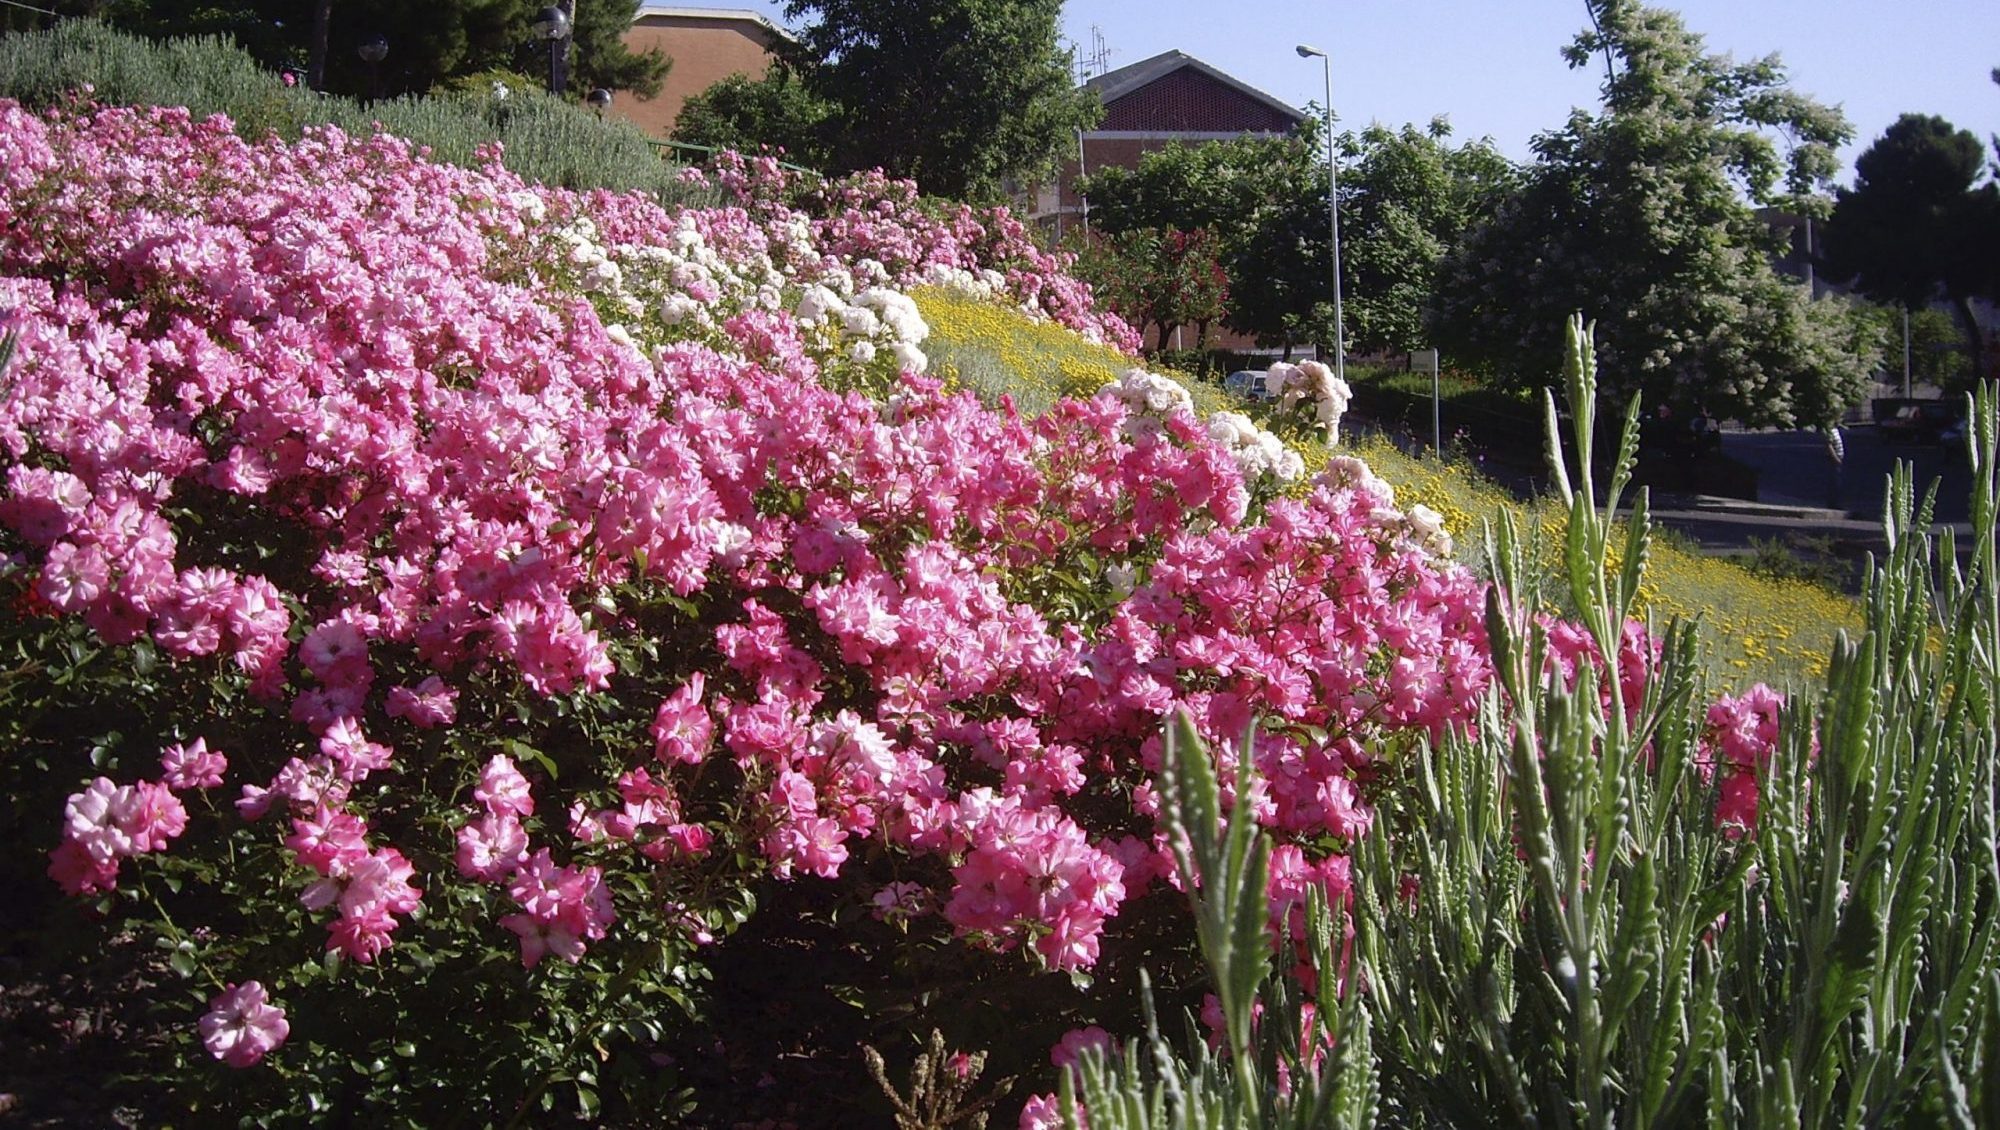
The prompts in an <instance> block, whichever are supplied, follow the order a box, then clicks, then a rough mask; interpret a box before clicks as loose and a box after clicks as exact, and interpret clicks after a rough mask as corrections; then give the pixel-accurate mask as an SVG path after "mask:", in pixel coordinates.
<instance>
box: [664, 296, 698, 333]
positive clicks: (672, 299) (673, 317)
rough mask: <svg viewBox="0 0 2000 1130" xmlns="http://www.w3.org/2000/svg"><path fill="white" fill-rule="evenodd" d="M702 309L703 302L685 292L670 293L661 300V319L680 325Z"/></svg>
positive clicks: (671, 324) (667, 322) (672, 324)
mask: <svg viewBox="0 0 2000 1130" xmlns="http://www.w3.org/2000/svg"><path fill="white" fill-rule="evenodd" d="M700 309H701V303H699V302H696V301H695V300H694V299H693V298H690V297H689V296H687V295H685V294H669V295H667V297H666V298H665V299H663V300H662V301H661V302H660V321H662V322H665V323H666V324H667V325H670V326H678V325H680V324H681V323H682V322H685V321H687V320H688V319H689V318H691V317H693V316H694V315H695V314H696V313H697V312H699V311H700Z"/></svg>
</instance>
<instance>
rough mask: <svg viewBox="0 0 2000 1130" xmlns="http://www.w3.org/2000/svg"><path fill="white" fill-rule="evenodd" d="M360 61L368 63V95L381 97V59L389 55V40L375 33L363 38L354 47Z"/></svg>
mask: <svg viewBox="0 0 2000 1130" xmlns="http://www.w3.org/2000/svg"><path fill="white" fill-rule="evenodd" d="M354 53H355V54H357V55H359V56H361V61H362V62H364V63H366V64H368V93H369V96H370V97H373V98H380V97H382V60H384V59H386V58H388V57H389V41H388V40H387V39H384V38H383V37H381V36H379V35H376V36H372V37H370V38H368V39H366V40H363V41H362V43H361V46H359V47H357V48H355V49H354Z"/></svg>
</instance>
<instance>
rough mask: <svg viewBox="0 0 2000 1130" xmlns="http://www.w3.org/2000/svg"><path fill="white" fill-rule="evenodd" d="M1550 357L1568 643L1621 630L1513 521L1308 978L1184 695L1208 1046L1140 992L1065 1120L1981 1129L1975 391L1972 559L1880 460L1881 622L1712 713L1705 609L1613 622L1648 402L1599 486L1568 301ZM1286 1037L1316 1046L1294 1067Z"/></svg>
mask: <svg viewBox="0 0 2000 1130" xmlns="http://www.w3.org/2000/svg"><path fill="white" fill-rule="evenodd" d="M1566 368H1567V374H1566V375H1567V381H1566V383H1567V386H1568V387H1567V389H1566V393H1567V398H1568V401H1569V404H1570V406H1571V419H1572V436H1573V442H1574V444H1575V448H1576V452H1577V456H1578V458H1577V460H1576V464H1575V465H1576V467H1577V468H1578V471H1577V473H1576V476H1575V478H1574V479H1572V478H1571V477H1570V476H1569V474H1568V473H1567V471H1566V470H1565V466H1566V465H1565V463H1564V462H1563V459H1562V451H1561V449H1560V442H1559V439H1558V438H1557V431H1556V427H1555V423H1556V412H1555V403H1554V400H1553V397H1551V398H1550V400H1549V403H1548V416H1549V421H1550V436H1551V466H1552V467H1553V468H1554V469H1555V472H1556V480H1557V484H1558V486H1557V489H1558V492H1559V496H1560V500H1561V502H1562V503H1563V504H1564V505H1565V506H1567V507H1568V509H1569V513H1570V517H1569V526H1568V540H1567V544H1566V556H1565V561H1564V569H1563V575H1562V576H1561V577H1559V578H1556V580H1557V581H1558V582H1559V583H1560V584H1561V585H1562V586H1563V587H1566V588H1567V590H1568V596H1569V598H1570V600H1571V601H1572V602H1573V605H1574V607H1575V608H1576V609H1577V610H1578V613H1579V615H1578V618H1577V621H1576V622H1577V623H1580V624H1581V625H1583V627H1584V629H1585V631H1586V632H1587V634H1588V636H1589V640H1588V641H1587V643H1588V647H1586V648H1584V649H1583V653H1584V654H1586V655H1590V654H1594V655H1595V656H1597V657H1612V658H1611V659H1609V660H1605V659H1602V658H1599V659H1597V660H1596V661H1585V662H1565V657H1568V658H1570V659H1574V658H1575V656H1576V655H1577V654H1578V648H1577V646H1576V642H1575V641H1574V640H1567V641H1565V640H1564V639H1562V638H1560V637H1561V634H1562V633H1563V632H1565V631H1573V629H1568V628H1566V627H1565V625H1563V624H1561V623H1559V622H1556V621H1552V620H1550V619H1548V618H1547V617H1545V616H1542V615H1539V614H1538V609H1537V600H1536V597H1535V595H1534V594H1535V589H1536V584H1535V579H1534V578H1532V577H1531V575H1530V573H1529V568H1528V565H1527V557H1526V555H1525V554H1524V553H1523V551H1522V544H1521V538H1520V536H1519V534H1518V532H1517V531H1516V530H1515V529H1514V528H1513V526H1512V525H1511V523H1508V522H1506V521H1504V520H1503V521H1502V523H1501V525H1500V526H1499V528H1498V529H1497V530H1495V531H1494V532H1493V534H1492V536H1491V539H1490V546H1489V552H1490V556H1491V558H1492V561H1493V569H1494V575H1495V577H1496V584H1495V586H1494V588H1493V591H1492V593H1491V594H1490V596H1489V600H1488V607H1487V621H1486V626H1487V631H1488V635H1489V637H1490V639H1491V643H1492V648H1493V657H1494V665H1495V670H1496V678H1495V683H1496V686H1495V689H1494V691H1493V693H1492V694H1490V695H1489V696H1488V698H1487V699H1486V701H1485V703H1484V705H1483V708H1482V710H1481V711H1480V713H1479V715H1478V718H1477V720H1476V722H1475V723H1474V724H1472V725H1469V726H1466V727H1463V728H1455V729H1453V730H1452V731H1450V732H1448V733H1446V734H1445V735H1444V736H1443V738H1442V740H1441V741H1439V742H1438V743H1437V745H1436V747H1435V748H1434V749H1430V750H1427V751H1426V753H1425V756H1421V757H1418V758H1415V759H1414V760H1413V761H1412V762H1411V763H1410V765H1409V771H1410V784H1409V789H1408V795H1407V797H1406V798H1405V800H1406V803H1405V805H1404V806H1403V808H1402V810H1401V820H1400V826H1397V827H1393V828H1390V827H1386V825H1388V824H1389V823H1390V822H1389V821H1386V820H1385V821H1384V825H1385V827H1378V829H1377V831H1376V832H1375V834H1373V835H1371V836H1369V837H1368V838H1367V839H1366V840H1365V841H1364V843H1363V844H1362V845H1361V846H1360V848H1359V850H1358V852H1357V854H1356V862H1355V883H1354V891H1355V894H1354V897H1353V906H1352V908H1351V911H1352V915H1353V918H1354V920H1355V935H1354V942H1353V948H1352V950H1351V956H1347V960H1343V956H1344V955H1343V950H1342V948H1341V946H1340V944H1339V942H1338V940H1337V938H1338V935H1337V934H1336V933H1335V931H1334V930H1333V929H1332V928H1331V926H1330V922H1331V921H1332V920H1333V919H1335V918H1336V917H1337V916H1338V913H1339V910H1340V908H1334V910H1333V912H1331V913H1330V912H1329V911H1328V909H1327V908H1326V907H1325V906H1324V905H1323V904H1321V903H1319V902H1318V901H1317V900H1316V901H1315V905H1314V906H1313V907H1312V908H1311V910H1310V919H1311V922H1312V927H1311V929H1310V930H1309V931H1308V938H1309V941H1310V945H1311V949H1312V956H1311V960H1310V962H1309V965H1310V967H1311V968H1312V969H1313V970H1314V971H1316V973H1317V974H1318V976H1317V977H1316V978H1315V980H1316V986H1315V987H1316V990H1317V992H1316V994H1314V995H1312V996H1307V995H1305V994H1302V993H1301V992H1300V991H1299V989H1298V986H1297V983H1296V982H1295V981H1293V980H1291V979H1289V978H1287V977H1285V976H1282V975H1280V974H1279V973H1278V972H1276V970H1278V969H1282V968H1283V967H1285V966H1286V965H1288V962H1287V961H1286V960H1282V959H1281V960H1280V961H1278V962H1277V963H1275V964H1274V963H1273V962H1272V960H1271V952H1272V950H1271V944H1270V934H1269V933H1268V922H1269V917H1268V911H1267V907H1266V905H1265V903H1264V901H1263V899H1262V895H1261V890H1262V883H1261V881H1260V871H1261V868H1262V867H1263V866H1264V865H1265V861H1266V859H1267V852H1268V849H1267V847H1266V846H1265V845H1264V843H1263V842H1262V841H1261V840H1260V839H1259V838H1258V836H1257V834H1256V832H1255V828H1254V824H1253V822H1252V821H1251V819H1250V818H1249V817H1248V815H1247V814H1246V813H1244V812H1243V809H1244V808H1247V807H1248V806H1240V807H1239V808H1238V809H1237V810H1235V811H1233V812H1231V814H1230V815H1229V817H1228V819H1227V820H1224V818H1223V817H1222V815H1221V801H1220V799H1219V796H1220V789H1219V787H1218V786H1217V784H1216V780H1215V774H1214V771H1213V769H1212V768H1211V767H1210V763H1209V758H1208V756H1207V755H1206V753H1205V752H1204V751H1203V750H1202V748H1201V746H1200V744H1199V742H1198V739H1196V738H1195V737H1194V735H1193V734H1192V732H1191V731H1190V730H1189V728H1188V727H1187V726H1186V724H1185V722H1176V723H1174V724H1173V726H1172V727H1171V729H1170V733H1169V736H1168V740H1167V742H1166V754H1165V756H1164V757H1163V770H1162V774H1161V785H1160V795H1161V798H1162V802H1163V803H1162V808H1163V812H1164V814H1165V815H1164V821H1165V824H1166V826H1167V828H1168V829H1169V831H1170V837H1171V839H1172V841H1173V842H1174V844H1175V853H1176V860H1177V862H1178V863H1179V865H1180V867H1181V871H1182V873H1183V874H1184V875H1186V876H1189V883H1188V890H1189V900H1190V903H1191V905H1192V907H1193V911H1194V915H1195V918H1196V922H1197V924H1198V933H1199V937H1200V939H1201V945H1202V952H1203V956H1204V957H1205V958H1206V960H1207V961H1208V963H1209V966H1210V969H1211V971H1212V976H1213V981H1214V987H1215V991H1216V994H1217V996H1218V997H1219V998H1220V1000H1221V1005H1222V1014H1223V1017H1224V1028H1225V1029H1226V1038H1225V1042H1224V1043H1223V1044H1222V1046H1221V1048H1220V1049H1219V1050H1214V1051H1212V1050H1210V1048H1209V1047H1208V1046H1207V1045H1205V1044H1203V1043H1202V1042H1201V1041H1199V1040H1191V1041H1190V1043H1189V1047H1190V1050H1189V1051H1187V1052H1185V1053H1183V1052H1178V1051H1176V1050H1175V1049H1173V1048H1172V1047H1170V1046H1169V1045H1168V1044H1167V1042H1166V1041H1164V1040H1163V1039H1162V1038H1161V1037H1160V1034H1159V1029H1158V1025H1157V1023H1156V1022H1155V1021H1154V1020H1153V1018H1152V1017H1151V1015H1150V1014H1149V1015H1148V1035H1147V1039H1146V1040H1145V1041H1142V1042H1135V1043H1134V1044H1133V1045H1131V1046H1128V1047H1127V1048H1126V1049H1124V1051H1123V1053H1122V1055H1116V1056H1107V1055H1102V1054H1087V1055H1085V1056H1084V1057H1083V1058H1082V1059H1081V1060H1080V1061H1079V1064H1078V1066H1077V1067H1076V1068H1074V1069H1073V1070H1072V1071H1071V1072H1070V1073H1069V1074H1068V1075H1066V1076H1065V1078H1064V1080H1063V1087H1064V1089H1063V1092H1062V1096H1061V1098H1060V1100H1059V1101H1058V1103H1057V1104H1055V1105H1056V1108H1057V1109H1056V1111H1055V1113H1058V1114H1060V1115H1061V1117H1062V1118H1064V1119H1065V1124H1068V1125H1077V1124H1080V1122H1081V1117H1082V1115H1087V1118H1088V1121H1089V1124H1090V1125H1091V1126H1092V1127H1095V1128H1097V1130H1104V1128H1105V1127H1164V1126H1174V1127H1183V1126H1200V1127H1223V1126H1230V1127H1235V1126H1246V1127H1247V1126H1359V1125H1369V1124H1372V1123H1373V1122H1375V1121H1380V1122H1381V1123H1383V1124H1386V1125H1392V1126H1453V1127H1461V1126H1475V1127H1476V1126H1549V1127H1564V1128H1568V1127H1609V1126H1613V1125H1620V1126H1639V1127H1645V1126H1681V1125H1692V1124H1698V1123H1702V1122H1706V1123H1708V1124H1711V1125H1732V1126H1738V1125H1741V1126H1800V1125H1808V1126H1832V1125H1839V1126H1880V1125H1904V1124H1924V1125H1950V1126H1960V1127H1972V1126H1982V1125H1996V1124H2000V1083H1994V1082H1992V1081H1991V1080H1994V1079H1995V1078H2000V1076H1996V1075H1995V1073H1994V1067H1995V1066H1996V1065H1995V1063H1994V1059H1995V1048H1996V1046H2000V869H1996V837H1995V764H1996V756H2000V753H1996V736H1995V735H1996V718H1995V701H1996V699H1995V686H1996V680H1995V663H1996V657H2000V597H1996V591H1997V590H1996V588H1995V548H1994V526H1995V494H1994V484H1995V475H1994V468H1995V465H1996V461H1995V432H1996V427H1995V416H1996V413H1995V403H1994V396H1993V394H1992V393H1991V392H1990V391H1987V392H1982V393H1981V394H1980V396H1979V398H1978V400H1977V402H1976V404H1975V410H1974V413H1973V415H1974V418H1975V420H1976V422H1977V423H1976V428H1975V434H1974V435H1973V437H1972V442H1971V445H1970V446H1971V448H1972V450H1971V470H1972V474H1973V476H1974V494H1973V508H1972V512H1973V530H1974V532H1973V535H1972V537H1973V544H1972V545H1971V547H1970V553H1969V554H1963V555H1962V554H1960V553H1959V552H1958V548H1957V546H1956V545H1955V544H1954V540H1953V538H1952V536H1951V535H1950V534H1949V532H1947V533H1945V534H1944V535H1943V536H1942V538H1933V537H1932V536H1931V534H1930V533H1928V532H1927V531H1928V530H1929V527H1930V505H1929V500H1928V499H1926V500H1924V502H1923V503H1922V504H1919V503H1918V501H1917V500H1916V498H1915V496H1914V491H1913V489H1912V487H1911V482H1910V479H1909V476H1908V475H1907V474H1906V473H1900V472H1899V473H1898V474H1897V475H1896V476H1895V477H1894V479H1893V480H1892V482H1891V483H1890V486H1889V492H1890V495H1889V500H1890V504H1891V505H1890V507H1889V513H1890V515H1891V517H1890V520H1889V524H1888V532H1889V540H1890V546H1891V548H1890V550H1889V553H1888V555H1887V558H1886V559H1885V560H1884V561H1882V562H1881V563H1880V564H1879V566H1876V565H1874V564H1873V563H1871V579H1870V581H1869V584H1868V586H1867V589H1866V592H1865V594H1864V604H1865V606H1866V626H1865V628H1864V630H1863V631H1862V633H1861V634H1860V636H1859V637H1858V638H1854V639H1848V638H1846V637H1842V638H1841V639H1840V641H1839V642H1838V644H1837V646H1836V650H1835V654H1834V655H1833V657H1832V663H1831V667H1830V673H1829V675H1828V678H1827V681H1826V684H1825V686H1824V688H1823V689H1822V690H1821V691H1820V692H1819V693H1818V694H1814V695H1794V696H1793V697H1792V698H1791V699H1790V701H1789V702H1784V700H1783V698H1782V696H1779V695H1777V694H1775V693H1773V692H1769V691H1768V690H1763V689H1761V688H1753V690H1752V692H1750V693H1748V694H1745V695H1744V696H1742V697H1741V698H1734V697H1728V696H1725V697H1722V698H1719V699H1717V700H1716V701H1715V702H1714V703H1713V704H1712V705H1707V706H1706V707H1704V706H1703V705H1701V704H1704V703H1707V702H1708V700H1709V695H1708V688H1706V687H1705V686H1704V685H1703V676H1702V675H1701V673H1700V671H1701V669H1700V667H1699V665H1698V664H1697V663H1696V662H1695V659H1696V646H1697V641H1696V636H1695V631H1694V628H1693V626H1691V625H1687V624H1675V625H1671V626H1669V627H1667V628H1665V629H1664V630H1663V631H1662V632H1661V633H1660V634H1659V635H1658V636H1657V637H1655V636H1653V635H1652V634H1651V633H1650V632H1648V631H1646V630H1644V629H1642V628H1640V627H1638V626H1637V625H1634V624H1633V623H1632V622H1631V621H1630V616H1631V613H1632V611H1633V607H1634V603H1633V602H1634V597H1635V595H1636V593H1637V590H1638V584H1639V580H1640V578H1641V577H1642V575H1643V570H1644V561H1645V556H1646V548H1647V543H1648V537H1649V531H1648V528H1647V521H1646V517H1645V500H1644V496H1643V494H1642V495H1641V496H1640V498H1639V500H1638V502H1637V504H1636V505H1635V506H1634V507H1633V508H1632V510H1631V511H1630V513H1629V515H1628V516H1627V519H1626V523H1625V526H1624V532H1623V534H1622V535H1618V534H1616V533H1614V531H1615V530H1616V528H1617V527H1616V526H1615V525H1614V523H1613V518H1614V517H1615V516H1616V515H1617V514H1618V508H1619V504H1620V500H1621V497H1622V495H1623V491H1624V487H1625V486H1626V484H1627V482H1628V479H1629V473H1630V470H1631V467H1632V457H1633V451H1634V447H1635V438H1636V423H1637V418H1638V417H1637V410H1636V408H1634V409H1633V410H1632V411H1630V412H1628V413H1627V415H1626V417H1625V422H1624V428H1623V431H1622V434H1621V439H1620V442H1619V446H1618V450H1617V453H1616V457H1615V458H1614V459H1613V460H1612V461H1611V462H1610V464H1609V465H1610V468H1611V470H1610V475H1609V481H1608V482H1607V483H1606V484H1605V489H1604V490H1603V491H1602V492H1601V494H1600V492H1599V490H1598V484H1597V483H1596V482H1595V481H1594V480H1595V474H1594V472H1593V470H1592V467H1593V463H1594V461H1593V459H1592V452H1591V450H1590V446H1591V438H1592V436H1593V434H1594V429H1595V423H1596V421H1595V419H1594V406H1595V404H1596V393H1597V388H1596V371H1595V363H1594V358H1593V351H1592V348H1591V341H1590V334H1589V331H1588V330H1587V329H1586V327H1584V326H1583V325H1582V324H1581V322H1575V323H1572V325H1571V327H1570V334H1569V356H1568V365H1567V367H1566ZM1621 536H1622V542H1620V541H1616V540H1614V539H1616V538H1619V537H1621ZM1780 703H1783V705H1782V707H1780V705H1779V704H1780ZM1252 748H1253V747H1252V744H1251V743H1249V742H1246V744H1245V746H1244V749H1243V751H1242V753H1241V755H1240V756H1239V757H1238V758H1237V764H1238V767H1239V774H1240V776H1239V779H1238V782H1237V785H1236V790H1235V795H1237V796H1239V797H1243V796H1249V795H1252V793H1251V790H1252V789H1253V787H1254V782H1253V779H1252V777H1251V775H1250V773H1251V770H1250V769H1249V768H1248V766H1249V765H1250V763H1251V761H1252V756H1251V754H1252ZM1279 948H1280V950H1281V951H1288V950H1289V947H1288V946H1285V945H1281V946H1280V947H1279ZM1343 986H1344V987H1345V988H1346V989H1347V992H1346V993H1345V995H1344V997H1342V996H1341V995H1340V994H1339V993H1338V992H1337V990H1338V989H1340V988H1341V987H1343ZM1260 1005H1261V1010H1260ZM1260 1011H1261V1020H1260V1019H1259V1014H1260ZM1302 1037H1303V1039H1302ZM1322 1038H1323V1039H1324V1041H1325V1043H1324V1044H1321V1043H1317V1042H1315V1041H1316V1040H1318V1039H1322ZM1302 1044H1303V1050H1305V1051H1307V1052H1310V1051H1311V1049H1314V1048H1318V1047H1328V1048H1330V1049H1331V1051H1330V1052H1329V1054H1327V1055H1326V1056H1325V1057H1324V1059H1321V1060H1318V1061H1317V1062H1315V1056H1313V1055H1311V1054H1305V1055H1302V1054H1301V1051H1302ZM1078 1103H1080V1104H1081V1112H1079V1111H1078V1110H1077V1109H1076V1107H1075V1106H1074V1105H1073V1104H1078Z"/></svg>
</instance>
